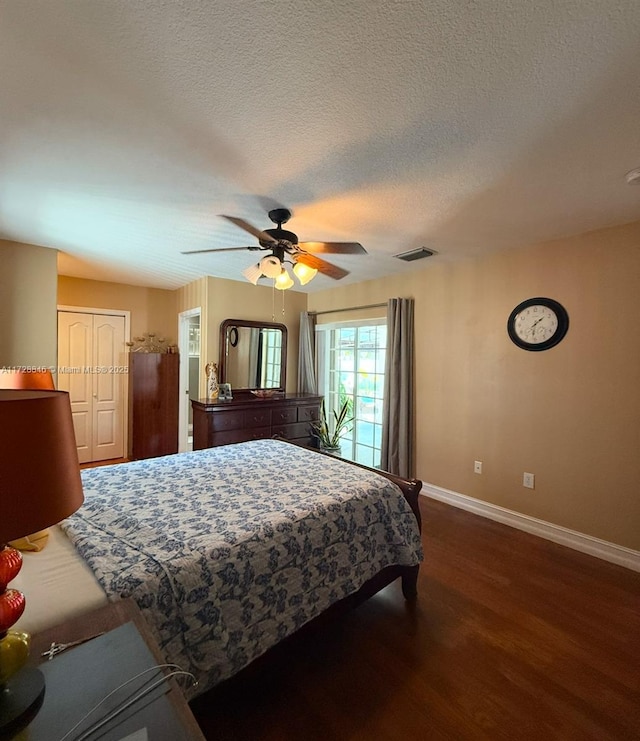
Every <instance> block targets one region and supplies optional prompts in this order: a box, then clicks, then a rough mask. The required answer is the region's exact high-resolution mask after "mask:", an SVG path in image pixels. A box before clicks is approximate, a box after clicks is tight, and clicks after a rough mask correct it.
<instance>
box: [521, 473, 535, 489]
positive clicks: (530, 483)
mask: <svg viewBox="0 0 640 741" xmlns="http://www.w3.org/2000/svg"><path fill="white" fill-rule="evenodd" d="M535 482H536V477H535V476H534V474H532V473H525V474H524V475H523V476H522V486H526V487H527V489H535V488H536V487H535Z"/></svg>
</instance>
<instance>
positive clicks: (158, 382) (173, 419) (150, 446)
mask: <svg viewBox="0 0 640 741" xmlns="http://www.w3.org/2000/svg"><path fill="white" fill-rule="evenodd" d="M179 367H180V356H179V355H178V354H174V353H158V352H155V353H148V352H139V353H129V458H131V459H132V460H139V459H140V458H154V457H155V456H159V455H170V454H171V453H177V452H178V392H179V384H178V373H179Z"/></svg>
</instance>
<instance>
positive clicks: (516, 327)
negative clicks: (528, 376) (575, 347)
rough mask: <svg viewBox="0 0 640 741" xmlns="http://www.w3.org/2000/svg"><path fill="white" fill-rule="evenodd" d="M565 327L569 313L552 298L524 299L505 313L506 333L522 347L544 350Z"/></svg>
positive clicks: (560, 337) (563, 331) (564, 332)
mask: <svg viewBox="0 0 640 741" xmlns="http://www.w3.org/2000/svg"><path fill="white" fill-rule="evenodd" d="M568 329H569V315H568V314H567V311H566V309H565V308H564V306H562V305H561V304H559V303H558V302H557V301H554V300H553V299H552V298H541V297H538V298H528V299H527V300H526V301H523V302H522V303H521V304H518V305H517V306H516V308H515V309H514V310H513V311H512V312H511V314H510V315H509V319H508V321H507V332H508V333H509V337H510V338H511V340H512V341H513V342H514V343H515V344H516V345H517V346H518V347H521V348H522V349H523V350H533V351H538V350H548V349H549V348H550V347H554V346H555V345H557V344H558V342H560V340H561V339H562V338H563V337H564V336H565V335H566V334H567V330H568Z"/></svg>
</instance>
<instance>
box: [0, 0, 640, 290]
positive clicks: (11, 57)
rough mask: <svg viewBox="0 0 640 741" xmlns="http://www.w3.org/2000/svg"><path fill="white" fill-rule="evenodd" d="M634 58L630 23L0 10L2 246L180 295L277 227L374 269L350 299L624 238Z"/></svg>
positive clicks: (221, 6) (409, 12) (358, 269)
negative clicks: (556, 244)
mask: <svg viewBox="0 0 640 741" xmlns="http://www.w3.org/2000/svg"><path fill="white" fill-rule="evenodd" d="M639 38H640V2H638V0H615V2H614V1H613V0H611V1H610V2H606V0H538V2H535V3H532V2H530V0H493V1H492V0H476V1H472V0H468V1H464V2H463V1H462V0H461V1H460V2H452V1H451V0H419V1H417V2H412V1H411V0H382V1H380V0H351V1H349V0H346V1H345V0H334V1H333V2H329V1H327V0H286V1H285V0H271V1H270V2H266V1H265V0H216V1H215V2H213V1H209V0H90V1H89V0H0V70H1V71H0V237H1V238H4V239H10V240H15V241H19V242H26V243H32V244H39V245H45V246H47V247H55V248H57V249H59V250H61V251H62V254H61V256H60V260H59V263H60V271H61V272H62V273H64V274H67V275H75V276H79V277H87V278H99V279H102V280H113V281H119V282H126V283H133V284H141V285H149V286H157V287H164V288H176V287H178V286H180V285H183V284H185V283H187V282H189V281H190V280H193V279H194V278H197V277H199V276H201V275H204V274H209V275H215V276H220V277H225V278H232V279H240V280H241V279H242V278H241V275H240V273H241V271H242V270H243V269H244V268H245V267H247V266H248V265H250V264H252V263H253V262H255V254H256V253H251V252H248V251H246V252H245V251H241V252H231V253H229V252H224V253H221V254H218V255H215V254H208V255H202V256H185V255H181V254H180V252H181V251H182V250H196V249H207V248H223V247H232V246H243V245H251V244H255V240H254V238H253V237H251V236H250V235H248V234H246V233H245V232H243V231H241V230H240V229H238V228H237V227H235V226H234V225H233V224H230V223H228V222H225V221H224V220H223V219H220V218H218V216H217V214H221V213H226V214H232V215H234V216H239V217H241V218H244V219H246V220H248V221H250V222H251V223H253V224H255V225H256V226H257V227H259V228H267V227H270V226H273V225H272V224H271V223H270V222H269V221H268V219H267V216H266V211H267V210H268V208H269V207H270V206H272V205H278V204H283V205H286V206H288V207H290V208H291V209H292V210H293V212H294V216H293V218H292V220H291V221H290V222H289V224H288V225H287V226H288V228H289V229H291V230H292V231H294V232H296V233H297V234H298V235H299V237H300V239H301V240H305V241H309V240H333V241H351V240H355V241H360V242H361V243H362V244H363V245H364V246H365V248H366V249H367V252H368V255H366V256H349V257H336V258H335V259H333V258H332V261H333V262H335V263H336V264H338V265H340V266H342V267H344V268H346V269H347V270H350V271H351V274H350V275H349V276H348V277H347V278H345V279H343V281H342V282H343V283H348V282H352V281H359V280H366V279H369V278H373V277H377V276H380V275H384V274H387V273H391V272H402V271H403V270H405V271H406V270H415V266H416V265H419V266H421V267H422V266H425V265H427V264H428V263H425V262H421V263H413V264H412V263H404V262H401V261H399V260H397V259H395V258H394V257H392V256H393V255H394V254H397V253H399V252H404V251H407V250H411V249H415V248H417V247H421V246H423V245H424V246H427V247H429V248H431V249H433V250H436V251H437V253H438V255H437V256H435V257H433V258H430V260H431V261H442V260H453V259H458V258H460V257H465V256H469V255H473V254H479V253H482V252H488V251H492V250H497V249H504V248H510V247H518V246H521V245H524V244H529V243H532V242H536V241H540V240H545V239H551V238H554V237H558V236H564V235H569V234H575V233H579V232H584V231H588V230H591V229H595V228H599V227H603V226H608V225H612V224H619V223H624V222H629V221H633V220H636V219H638V218H640V187H634V186H629V185H627V184H626V183H625V179H624V175H625V173H626V172H627V171H628V170H631V169H632V168H635V167H640V85H639V82H638V81H639V80H640V55H639V54H638V51H639V49H638V39H639ZM330 285H334V283H333V281H331V280H330V279H328V278H326V277H320V276H319V277H318V278H316V279H315V280H314V281H313V282H312V283H311V284H309V286H307V288H308V289H310V290H316V289H320V288H326V287H329V286H330Z"/></svg>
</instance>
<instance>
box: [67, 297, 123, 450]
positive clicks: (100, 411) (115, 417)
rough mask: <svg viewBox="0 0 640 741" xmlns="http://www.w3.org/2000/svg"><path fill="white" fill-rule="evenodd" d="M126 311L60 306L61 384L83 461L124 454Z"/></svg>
mask: <svg viewBox="0 0 640 741" xmlns="http://www.w3.org/2000/svg"><path fill="white" fill-rule="evenodd" d="M128 339H129V316H128V312H123V311H109V310H104V309H86V308H76V307H63V308H59V310H58V377H57V388H59V389H60V390H62V391H68V392H69V399H70V402H71V414H72V417H73V426H74V430H75V435H76V446H77V449H78V460H79V462H80V463H91V462H96V461H104V460H110V459H112V458H123V457H124V451H125V449H126V447H125V443H126V440H125V430H126V419H127V415H126V409H127V390H128V384H127V378H128V377H127V370H128V367H127V362H126V361H127V357H126V354H125V343H126V341H127V340H128Z"/></svg>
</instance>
